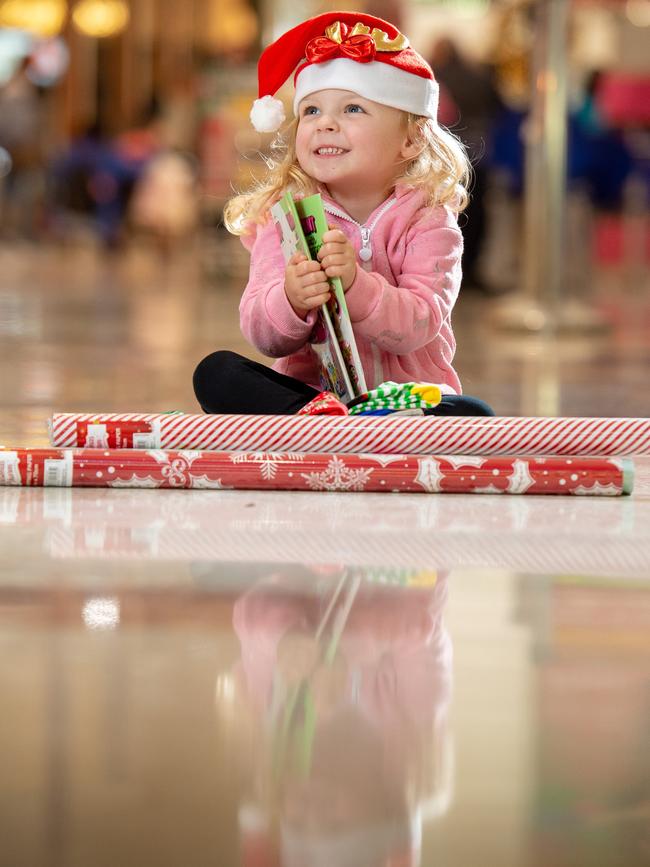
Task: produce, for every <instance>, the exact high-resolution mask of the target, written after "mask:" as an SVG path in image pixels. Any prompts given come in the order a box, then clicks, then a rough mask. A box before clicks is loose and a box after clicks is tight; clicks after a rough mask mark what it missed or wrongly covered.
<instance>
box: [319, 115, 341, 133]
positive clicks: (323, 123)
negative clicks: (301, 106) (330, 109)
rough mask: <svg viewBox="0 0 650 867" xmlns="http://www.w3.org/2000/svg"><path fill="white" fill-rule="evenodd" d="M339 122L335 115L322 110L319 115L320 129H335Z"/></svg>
mask: <svg viewBox="0 0 650 867" xmlns="http://www.w3.org/2000/svg"><path fill="white" fill-rule="evenodd" d="M337 127H338V124H337V121H336V119H335V118H334V116H333V115H331V114H329V113H327V112H322V113H321V114H320V115H319V116H318V129H319V130H333V129H337Z"/></svg>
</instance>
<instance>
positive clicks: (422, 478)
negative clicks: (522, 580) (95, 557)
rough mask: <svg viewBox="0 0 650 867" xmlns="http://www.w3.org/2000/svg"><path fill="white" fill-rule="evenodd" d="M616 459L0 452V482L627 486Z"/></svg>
mask: <svg viewBox="0 0 650 867" xmlns="http://www.w3.org/2000/svg"><path fill="white" fill-rule="evenodd" d="M632 475H633V465H632V463H631V461H628V460H626V459H619V458H560V457H551V458H543V457H542V458H536V457H495V456H492V457H458V456H457V457H451V456H447V457H444V456H437V457H436V456H424V457H422V456H420V457H418V456H411V455H391V456H380V455H329V454H275V453H270V454H264V453H258V452H253V453H237V452H211V451H202V452H201V451H160V450H147V451H145V450H137V449H106V450H104V449H19V450H16V451H3V452H0V484H5V485H24V486H28V487H29V486H36V487H40V486H43V487H100V488H104V487H106V488H210V489H223V488H234V489H238V490H287V491H291V490H304V491H364V492H385V493H389V492H392V493H423V492H425V493H481V494H486V493H487V494H578V495H599V496H617V495H619V494H623V493H630V492H631V489H632Z"/></svg>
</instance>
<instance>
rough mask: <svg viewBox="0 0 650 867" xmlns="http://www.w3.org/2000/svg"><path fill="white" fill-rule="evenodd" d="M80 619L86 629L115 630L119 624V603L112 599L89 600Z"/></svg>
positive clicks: (98, 598) (117, 600)
mask: <svg viewBox="0 0 650 867" xmlns="http://www.w3.org/2000/svg"><path fill="white" fill-rule="evenodd" d="M81 617H82V619H83V622H84V623H85V625H86V628H87V629H115V628H116V627H117V626H118V625H119V622H120V601H119V599H115V598H113V597H108V598H102V597H96V598H95V599H89V600H88V601H87V602H86V603H85V604H84V607H83V611H82V612H81Z"/></svg>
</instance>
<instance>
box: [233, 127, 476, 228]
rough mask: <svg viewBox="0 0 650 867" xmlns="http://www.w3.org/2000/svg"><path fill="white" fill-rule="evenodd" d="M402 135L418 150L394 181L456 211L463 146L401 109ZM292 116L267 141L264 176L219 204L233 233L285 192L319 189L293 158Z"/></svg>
mask: <svg viewBox="0 0 650 867" xmlns="http://www.w3.org/2000/svg"><path fill="white" fill-rule="evenodd" d="M403 114H404V116H405V118H406V123H407V134H408V136H409V138H410V140H411V141H413V142H415V143H416V144H417V145H418V146H419V147H420V151H419V153H418V155H417V156H416V157H414V158H413V159H411V160H409V161H408V162H407V163H406V165H405V167H404V170H403V172H402V173H401V174H400V175H399V176H398V177H396V178H395V184H404V185H405V186H408V187H412V188H421V189H423V190H425V192H426V194H427V204H428V205H429V206H435V205H442V204H446V205H449V206H450V207H452V208H453V210H454V211H455V212H456V213H460V212H461V211H462V210H463V209H464V208H465V207H466V206H467V202H468V193H467V187H468V184H469V181H470V178H471V172H472V168H471V164H470V162H469V159H468V157H467V154H466V153H465V148H464V147H463V144H462V143H461V142H460V140H459V139H458V138H456V136H455V135H453V134H452V133H450V132H449V131H448V130H446V129H444V128H442V127H440V126H438V124H437V123H435V121H432V120H431V119H430V118H427V117H423V116H421V115H417V114H410V113H408V112H403ZM297 128H298V119H297V118H294V120H292V121H291V123H290V124H289V125H288V126H287V127H286V128H285V130H283V131H282V132H281V133H280V134H279V135H278V137H277V139H275V141H274V142H273V143H272V145H271V150H272V152H274V153H272V155H271V156H270V157H265V158H264V161H265V163H266V166H267V169H268V175H267V177H266V178H265V180H264V181H262V182H259V183H257V184H256V185H255V186H254V187H253V188H252V189H250V190H247V191H245V192H243V193H239V194H237V195H235V196H233V198H231V199H230V200H229V201H228V202H227V203H226V206H225V208H224V215H223V216H224V224H225V226H226V228H227V229H228V231H229V232H232V234H233V235H244V234H247V233H248V232H249V231H250V226H251V223H265V222H266V221H267V219H268V211H269V208H270V207H271V206H272V205H273V204H275V202H276V201H277V200H278V199H280V198H281V197H282V196H283V195H284V193H285V191H286V190H288V189H290V190H291V191H292V192H293V194H294V195H295V194H296V193H298V194H303V195H311V194H312V193H316V192H319V187H318V184H317V182H316V181H315V180H314V179H313V178H311V177H309V175H307V174H306V173H305V172H304V171H303V170H302V168H301V167H300V164H299V163H298V159H297V157H296V146H295V142H296V130H297Z"/></svg>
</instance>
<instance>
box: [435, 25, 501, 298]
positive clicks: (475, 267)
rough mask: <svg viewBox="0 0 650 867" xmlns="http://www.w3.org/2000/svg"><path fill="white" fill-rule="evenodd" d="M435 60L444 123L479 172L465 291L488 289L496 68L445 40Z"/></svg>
mask: <svg viewBox="0 0 650 867" xmlns="http://www.w3.org/2000/svg"><path fill="white" fill-rule="evenodd" d="M430 62H431V66H432V67H433V70H434V72H435V76H436V79H437V81H438V84H439V85H440V114H439V118H440V122H441V123H442V124H444V126H447V127H451V128H453V130H454V132H455V133H456V134H457V135H458V137H459V138H460V139H461V141H462V142H463V144H464V145H465V147H466V149H467V153H468V156H469V158H470V160H471V162H472V168H473V179H472V185H471V190H470V198H469V204H468V206H467V209H466V210H465V213H464V215H463V219H462V220H461V228H462V232H463V239H464V242H465V249H464V253H463V288H465V289H467V288H473V289H479V290H483V291H488V287H487V286H486V284H485V282H484V280H483V278H482V277H481V274H480V270H479V269H480V257H481V253H482V250H483V243H484V240H485V235H486V210H485V195H486V191H487V186H488V171H489V161H488V155H489V150H490V148H491V144H492V130H493V125H494V122H495V119H496V117H497V116H498V114H499V112H500V111H501V108H502V105H501V100H500V98H499V95H498V92H497V90H496V87H495V84H494V76H493V70H492V69H491V67H489V66H488V65H487V64H482V63H477V62H472V61H470V60H468V59H466V58H465V57H463V55H462V54H461V53H460V51H459V50H458V48H457V47H456V45H455V44H454V42H452V40H451V39H449V38H447V37H444V38H442V39H439V40H438V41H437V42H436V43H435V44H434V46H433V49H432V51H431V57H430Z"/></svg>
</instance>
